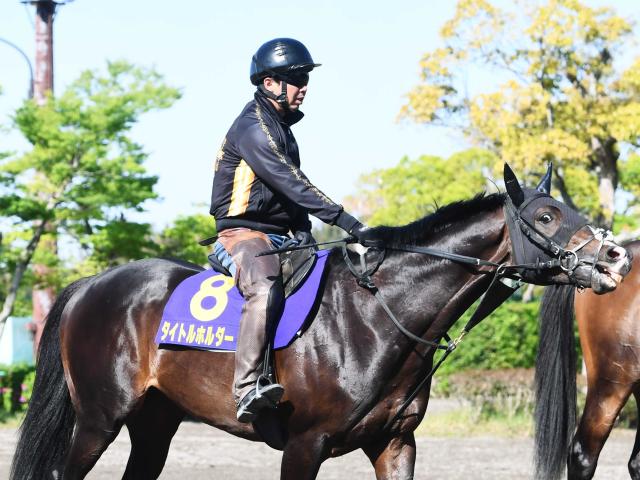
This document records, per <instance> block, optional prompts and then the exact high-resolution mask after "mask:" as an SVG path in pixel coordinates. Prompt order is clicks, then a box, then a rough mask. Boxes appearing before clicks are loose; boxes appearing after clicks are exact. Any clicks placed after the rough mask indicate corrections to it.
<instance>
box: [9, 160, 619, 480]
mask: <svg viewBox="0 0 640 480" xmlns="http://www.w3.org/2000/svg"><path fill="white" fill-rule="evenodd" d="M505 182H506V185H507V193H508V196H507V195H504V194H493V195H487V196H482V195H480V196H478V197H476V198H475V199H472V200H469V201H466V202H460V203H456V204H452V205H449V206H446V207H443V208H441V209H439V210H438V211H437V212H436V213H434V214H432V215H430V216H428V217H425V218H424V219H422V220H419V221H417V222H415V223H413V224H410V225H408V226H405V227H398V228H388V227H384V228H381V230H380V233H381V234H383V235H384V236H385V237H386V239H387V241H386V245H387V255H386V258H385V260H384V262H383V263H382V264H381V265H380V266H379V268H378V270H377V272H376V273H375V275H374V278H375V281H376V284H377V286H378V288H379V292H380V293H381V294H382V295H383V297H384V299H385V301H386V303H387V305H388V306H389V308H390V309H391V310H392V311H393V312H394V313H395V315H397V316H398V317H399V318H400V319H401V321H402V323H403V325H404V328H405V329H407V330H409V331H411V332H413V333H414V334H415V335H418V336H420V337H422V338H423V339H428V340H437V339H440V338H441V337H442V336H443V335H444V334H445V333H446V332H447V330H449V328H450V327H451V325H452V324H453V323H454V322H455V320H456V319H457V318H459V317H460V315H461V314H462V313H463V312H464V311H465V310H466V309H467V308H468V307H469V306H470V305H471V304H472V303H473V302H474V301H475V300H476V299H478V298H479V297H480V296H481V295H482V293H483V292H484V291H485V290H486V289H487V288H488V287H489V285H490V282H491V279H492V278H493V273H495V270H493V271H491V269H490V268H488V267H482V266H473V265H469V264H464V263H459V262H457V261H454V262H452V261H450V260H444V259H442V258H435V257H433V256H425V255H421V254H417V253H408V252H403V251H400V250H397V249H396V250H394V249H393V248H392V246H393V245H399V244H400V245H413V246H419V247H422V248H425V247H431V248H435V249H440V250H443V251H447V252H452V253H456V254H460V255H467V256H471V257H475V258H481V259H485V260H490V261H492V262H496V263H500V264H502V267H501V271H504V268H508V266H509V265H512V263H513V260H512V255H514V256H515V258H517V256H518V255H519V254H516V253H515V252H517V251H518V250H517V249H515V247H514V245H513V244H514V242H512V241H511V239H512V238H516V237H513V235H514V234H517V235H518V237H517V238H518V239H519V240H518V243H519V245H520V246H522V247H523V248H525V250H526V251H523V252H521V254H523V255H525V257H526V256H527V255H528V256H529V257H531V255H532V252H533V257H534V258H536V259H537V260H536V262H535V263H534V264H530V265H533V267H531V266H530V267H526V269H525V270H523V271H522V272H521V273H522V276H523V277H525V274H526V278H527V280H529V281H532V282H536V283H541V284H555V283H574V284H577V285H580V286H582V287H590V288H593V289H594V291H597V292H599V293H604V292H607V291H611V290H613V289H615V288H616V286H617V283H618V281H619V280H620V276H622V275H624V274H626V272H627V271H628V268H629V260H628V258H627V254H626V251H625V250H624V249H622V248H621V247H619V246H617V245H615V244H613V243H611V242H609V241H605V239H604V238H602V237H599V238H597V235H594V234H593V230H592V229H591V228H590V227H588V226H585V224H584V223H581V222H578V224H573V225H572V222H574V221H575V220H576V218H578V217H576V215H575V212H573V211H572V210H570V209H568V208H567V207H566V206H565V205H563V204H561V203H560V202H557V201H556V200H554V199H552V198H551V197H550V196H549V195H548V191H549V186H550V185H549V182H550V176H549V172H548V174H547V176H546V177H545V179H543V181H542V182H541V184H540V185H539V186H538V188H537V189H521V187H520V186H519V185H518V182H517V179H516V178H515V176H514V175H513V172H511V170H510V169H508V167H506V169H505ZM514 215H515V217H514ZM507 223H509V225H510V226H508V225H507ZM514 229H517V231H516V232H515V233H514ZM523 235H524V236H523ZM558 242H559V243H558ZM512 247H514V250H513V252H514V253H512ZM536 252H537V253H536ZM540 258H542V259H545V258H552V261H550V262H548V263H545V262H540V261H538V260H539V259H540ZM522 268H525V267H522ZM200 270H201V269H200V268H199V267H197V266H195V265H190V264H185V263H181V262H177V261H169V260H161V259H150V260H142V261H137V262H132V263H129V264H127V265H123V266H120V267H116V268H114V269H111V270H108V271H106V272H104V273H101V274H99V275H96V276H94V277H90V278H85V279H82V280H79V281H77V282H75V283H73V284H71V285H70V286H68V287H67V288H66V289H65V290H64V291H63V292H62V293H61V295H60V296H59V298H58V299H57V301H56V303H55V305H54V307H53V309H52V311H51V313H50V315H49V320H48V322H47V326H46V329H45V332H44V336H43V340H42V342H41V349H40V353H39V361H38V365H37V373H36V383H35V386H34V390H33V396H32V399H31V402H30V405H29V409H28V411H27V414H26V417H25V420H24V423H23V426H22V428H21V433H20V438H19V441H18V446H17V449H16V454H15V457H14V462H13V465H12V473H11V478H12V479H14V480H18V479H19V480H25V479H38V480H40V479H44V478H52V477H53V478H63V479H65V480H77V479H81V478H84V477H85V476H86V474H87V473H88V472H89V471H90V470H91V468H92V467H93V466H94V464H95V463H96V461H97V460H98V458H99V457H100V455H101V454H102V453H103V452H104V450H105V449H106V448H107V446H108V445H109V444H110V443H111V442H112V441H113V439H114V438H115V437H116V435H117V434H118V432H119V431H120V429H121V428H122V426H123V425H126V426H127V429H128V431H129V435H130V437H131V444H132V447H131V453H130V457H129V461H128V463H127V466H126V470H125V473H124V478H127V479H147V478H157V477H158V475H159V474H160V472H161V470H162V468H163V466H164V462H165V459H166V455H167V452H168V450H169V444H170V442H171V438H172V437H173V435H174V433H175V432H176V430H177V428H178V425H179V424H180V422H181V421H182V419H183V418H184V416H185V415H186V414H189V415H190V416H192V417H194V418H197V419H200V420H202V421H203V422H206V423H207V424H209V425H212V426H215V427H217V428H221V429H223V430H225V431H227V432H230V433H232V434H234V435H237V436H240V437H244V438H247V439H250V440H260V437H259V435H258V434H257V432H256V431H255V430H254V427H253V426H252V425H247V424H240V423H238V422H236V419H235V405H234V403H233V398H232V395H231V385H232V380H233V368H234V360H233V355H231V354H228V353H211V352H203V351H197V350H175V349H171V350H170V349H159V348H158V346H157V345H156V344H155V343H154V336H155V333H156V330H157V328H158V324H159V322H160V317H161V315H162V311H163V307H164V305H165V304H166V302H167V300H168V298H169V296H170V294H171V292H172V291H173V290H174V289H175V288H176V286H177V285H178V284H179V283H180V282H181V281H182V280H184V279H185V278H187V277H189V276H191V275H194V274H195V273H197V272H199V271H200ZM325 274H326V278H325V282H324V287H323V290H322V293H321V299H320V300H319V302H318V305H317V308H316V311H315V314H314V318H313V321H312V322H310V323H309V324H308V327H307V328H306V330H305V331H304V333H303V334H302V336H301V337H300V338H299V339H297V340H296V341H295V342H293V343H292V344H291V345H290V346H289V347H287V348H285V349H282V350H278V351H277V352H276V355H275V366H276V370H277V374H278V378H279V382H280V383H282V384H283V385H284V387H285V396H284V397H283V401H282V403H281V404H280V406H279V408H278V410H277V411H276V415H277V416H278V421H279V422H280V424H281V425H282V426H283V429H284V430H285V431H286V443H285V444H284V447H283V455H282V465H281V478H282V479H286V480H289V479H296V480H299V479H313V478H316V475H317V473H318V470H319V468H320V465H321V463H322V462H323V461H324V460H325V459H327V458H328V457H332V456H338V455H342V454H345V453H348V452H350V451H353V450H356V449H362V450H363V451H364V452H365V453H366V455H367V456H368V457H369V459H370V460H371V463H372V464H373V467H374V469H375V473H376V477H377V478H378V479H382V478H384V479H390V478H393V479H409V478H413V469H414V463H415V455H416V447H415V441H414V434H413V431H414V429H415V428H416V427H417V426H418V424H419V423H420V421H421V419H422V418H423V416H424V414H425V411H426V408H427V403H428V399H429V384H428V383H427V384H426V385H425V387H426V388H424V389H422V390H421V391H420V393H419V395H417V396H416V397H415V398H414V400H413V401H412V402H411V403H410V404H409V406H408V408H407V409H406V410H405V411H404V412H403V413H402V415H401V416H400V418H398V419H397V421H394V422H391V424H390V425H389V426H386V425H387V422H390V421H391V420H392V419H393V418H394V416H395V413H396V412H398V410H399V408H400V406H401V405H402V404H403V402H404V401H405V399H407V398H408V397H409V395H410V393H411V391H412V388H414V387H415V386H416V385H418V384H419V382H420V381H421V380H422V379H423V378H424V372H425V371H429V369H430V368H431V365H432V363H433V358H434V349H433V348H431V347H426V346H424V345H419V344H417V343H416V341H414V340H412V339H410V338H409V337H407V336H406V335H405V334H404V333H402V332H401V331H400V330H399V329H398V328H397V327H396V326H395V325H394V324H393V323H392V322H391V320H390V319H389V317H388V316H387V314H386V313H385V311H384V310H383V308H382V307H381V305H380V304H379V303H378V302H377V300H376V298H374V296H373V295H372V293H371V292H370V291H369V290H366V289H364V288H362V287H361V286H359V285H358V283H357V282H356V279H355V278H354V276H353V275H352V273H351V272H350V271H349V269H348V268H347V266H345V263H344V260H343V259H342V257H341V252H340V251H334V252H332V253H331V255H330V258H329V260H328V266H327V270H326V272H325Z"/></svg>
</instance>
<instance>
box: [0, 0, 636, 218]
mask: <svg viewBox="0 0 640 480" xmlns="http://www.w3.org/2000/svg"><path fill="white" fill-rule="evenodd" d="M496 3H498V4H500V3H502V4H507V3H508V2H506V1H501V2H496ZM588 3H589V4H590V5H612V6H614V8H616V9H617V10H618V12H619V13H621V14H624V15H625V16H633V17H635V18H636V19H638V18H640V1H638V0H618V1H615V0H614V1H608V2H605V1H596V0H593V1H590V2H588ZM454 9H455V2H454V1H452V0H449V1H440V2H434V1H428V0H422V1H419V0H415V1H398V2H392V3H390V2H388V1H378V0H375V1H363V0H355V1H344V0H343V1H337V0H336V1H329V0H326V1H314V2H300V1H297V2H292V1H289V0H284V1H279V2H275V3H274V2H263V1H260V2H259V1H235V2H217V1H210V0H190V1H185V2H172V1H168V0H156V1H153V2H151V1H148V0H146V1H145V0H142V1H124V0H110V1H101V2H99V1H96V0H76V1H75V2H73V3H71V4H69V5H66V6H63V7H61V8H60V9H59V11H58V15H57V17H56V21H55V46H54V48H55V56H54V64H55V76H56V77H55V90H56V91H57V92H60V91H62V89H63V88H64V87H65V86H66V85H67V84H68V83H69V82H71V81H73V80H74V79H75V78H76V77H77V76H78V75H79V73H80V72H81V71H82V70H84V69H87V68H101V67H103V66H104V64H105V61H106V60H107V59H112V60H113V59H125V60H128V61H130V62H132V63H135V64H140V65H147V66H151V65H152V66H155V67H156V69H157V70H158V71H159V72H161V73H162V74H163V75H165V77H166V81H167V82H168V83H169V84H171V85H173V86H177V87H180V88H181V89H182V91H183V94H184V95H183V98H182V99H181V100H180V101H178V102H177V103H176V105H175V106H174V107H172V108H171V109H169V110H166V111H162V112H158V113H151V114H147V115H146V116H143V117H142V118H141V122H140V123H139V124H138V125H137V126H136V127H135V130H134V137H135V139H136V140H137V141H139V142H141V143H142V144H143V145H144V146H145V148H146V150H147V151H148V152H149V153H150V157H149V160H148V162H147V168H148V170H149V172H151V173H153V174H156V175H159V177H160V180H159V182H158V185H157V188H156V190H157V192H158V193H159V194H160V195H161V197H162V200H161V201H159V202H149V203H148V204H147V207H148V213H147V214H145V215H144V216H143V217H142V218H143V219H144V220H146V221H150V222H152V223H154V224H155V225H156V226H157V227H158V228H159V227H162V226H163V225H166V224H167V223H168V222H170V221H171V220H172V219H173V218H175V217H176V216H177V215H179V214H189V213H195V212H207V211H208V203H209V197H210V189H211V178H212V175H213V170H212V166H213V158H214V156H215V153H216V151H217V149H218V146H219V144H220V142H221V140H222V138H223V137H224V135H225V133H226V131H227V129H228V128H229V126H230V124H231V122H232V121H233V120H234V118H235V117H236V116H237V114H238V113H239V112H240V110H241V109H242V107H243V106H244V104H245V103H246V102H247V101H249V100H250V99H251V98H252V94H253V86H252V85H251V84H250V83H249V80H248V73H249V62H250V59H251V56H252V55H253V53H254V52H255V50H256V49H257V48H258V46H259V45H260V44H262V43H263V42H265V41H266V40H269V39H271V38H275V37H282V36H286V37H293V38H297V39H298V40H301V41H302V42H304V43H305V44H306V45H307V47H308V48H309V50H310V51H311V53H312V55H313V57H314V60H316V62H319V63H322V64H323V66H322V67H320V68H318V69H317V70H316V71H314V72H313V74H312V77H311V82H310V84H309V93H308V95H307V98H306V99H305V104H304V106H303V111H304V112H305V113H306V117H305V119H304V120H303V121H302V122H301V123H299V124H297V125H296V126H295V127H294V134H295V135H296V138H297V139H298V143H299V144H300V149H301V158H302V168H303V170H304V171H305V173H306V174H307V175H308V176H309V178H310V179H311V180H312V182H313V183H315V184H316V185H317V186H318V187H319V188H320V189H322V190H323V191H324V192H325V193H327V194H328V195H329V196H330V197H332V198H333V199H334V200H336V201H338V202H340V201H341V200H342V198H343V197H344V196H346V195H348V194H350V193H352V192H353V190H354V183H355V182H356V180H357V178H358V176H359V175H360V174H361V173H364V172H368V171H371V170H372V169H375V168H382V167H390V166H393V165H394V164H396V163H397V162H398V160H400V158H402V157H403V156H404V155H408V156H410V157H417V156H419V155H421V154H434V155H442V156H448V155H450V154H451V153H453V152H455V151H457V150H461V149H464V148H465V147H467V146H468V145H466V143H465V142H464V140H463V139H462V138H461V137H459V136H457V135H455V133H453V132H449V131H445V130H442V129H436V128H433V127H425V126H421V125H415V124H412V123H408V122H401V123H398V122H396V116H397V113H398V111H399V109H400V107H401V106H402V104H403V103H404V95H405V94H406V93H407V92H408V91H409V90H410V89H411V87H412V86H413V85H415V84H416V83H417V81H418V74H419V69H418V62H419V60H420V57H421V55H422V54H423V53H424V52H426V51H428V50H431V49H433V48H435V47H437V46H438V45H439V40H438V30H439V28H440V26H441V25H442V24H443V23H444V22H445V21H446V20H447V19H448V18H450V17H451V16H452V15H453V12H454ZM32 17H33V8H32V7H25V6H24V5H22V4H21V3H20V1H19V0H0V37H3V38H5V39H7V40H10V41H12V42H13V43H15V44H17V45H18V46H20V47H21V48H22V49H23V50H25V51H26V53H27V54H28V55H29V56H30V57H31V58H33V53H34V42H33V37H34V34H33V28H32V25H31V20H30V18H31V19H32ZM481 82H482V83H483V84H486V85H487V86H490V85H489V84H490V82H491V80H490V77H489V76H487V77H486V78H483V79H481ZM0 85H2V88H3V92H4V94H3V95H2V96H1V97H0V124H2V123H6V120H7V118H8V116H9V115H10V114H11V112H12V110H13V109H15V107H16V106H17V105H19V103H20V101H21V99H22V98H24V96H25V94H26V91H27V87H28V69H27V67H26V64H25V62H24V59H22V58H21V57H20V56H19V55H18V53H17V52H15V51H13V50H12V49H11V48H9V47H7V46H6V45H4V44H0ZM0 145H1V146H2V148H0V149H1V150H6V149H7V148H11V149H17V150H19V149H21V148H24V147H25V145H24V144H23V143H22V142H21V141H20V139H19V137H17V136H16V135H9V136H8V137H4V139H3V140H2V143H1V144H0Z"/></svg>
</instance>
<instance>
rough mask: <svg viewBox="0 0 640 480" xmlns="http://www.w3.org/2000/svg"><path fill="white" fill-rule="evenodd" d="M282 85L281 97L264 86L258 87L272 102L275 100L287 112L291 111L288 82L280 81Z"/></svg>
mask: <svg viewBox="0 0 640 480" xmlns="http://www.w3.org/2000/svg"><path fill="white" fill-rule="evenodd" d="M280 84H281V86H282V89H281V91H280V95H276V94H275V93H273V92H272V91H270V90H267V89H266V88H265V86H264V84H262V83H261V84H260V85H258V90H260V91H261V92H262V93H264V94H265V95H266V96H267V98H270V99H271V100H274V101H276V102H277V103H278V105H280V106H281V107H282V108H283V109H284V110H285V111H288V110H289V101H288V100H287V82H286V81H284V80H280Z"/></svg>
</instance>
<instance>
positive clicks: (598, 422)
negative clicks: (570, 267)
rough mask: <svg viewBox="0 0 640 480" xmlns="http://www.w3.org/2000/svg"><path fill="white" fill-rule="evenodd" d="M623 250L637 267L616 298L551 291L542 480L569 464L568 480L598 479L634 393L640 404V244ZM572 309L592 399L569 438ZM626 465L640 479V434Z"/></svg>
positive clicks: (542, 355) (545, 321)
mask: <svg viewBox="0 0 640 480" xmlns="http://www.w3.org/2000/svg"><path fill="white" fill-rule="evenodd" d="M625 248H626V249H627V251H628V252H629V253H630V254H631V255H633V264H634V267H633V269H632V270H631V272H630V273H629V275H627V277H626V278H625V281H624V283H622V284H621V285H620V286H619V287H618V289H617V290H616V291H615V292H613V293H611V294H610V295H605V296H602V297H601V296H597V295H594V294H593V293H592V292H590V291H584V292H579V293H576V292H575V288H573V287H570V286H565V287H550V288H549V289H548V291H547V292H546V293H545V297H544V300H543V305H542V308H541V310H542V311H543V312H546V315H543V316H541V342H543V344H541V346H540V349H539V351H538V355H539V365H538V369H539V371H540V375H538V376H537V391H538V402H537V411H536V426H537V429H536V430H537V435H536V451H537V452H536V453H537V455H536V463H537V465H538V476H539V477H540V478H545V479H550V480H553V479H556V478H561V476H562V473H563V471H564V467H565V464H566V465H567V467H568V472H567V473H568V478H569V479H571V480H573V479H589V478H592V477H593V475H594V474H595V470H596V466H597V463H598V456H599V455H600V451H601V450H602V447H603V446H604V443H605V442H606V440H607V438H608V436H609V433H610V432H611V429H612V428H613V425H614V423H615V420H616V418H617V416H618V414H619V413H620V410H621V409H622V407H623V406H624V405H625V403H626V402H627V400H628V399H629V397H630V396H631V395H632V394H633V396H634V397H635V400H636V406H639V405H640V241H635V242H631V243H629V244H627V245H625ZM574 310H575V319H576V321H577V324H578V333H579V336H580V345H581V347H582V353H583V357H584V362H585V366H586V370H587V396H586V401H585V406H584V411H583V412H582V416H581V418H580V422H579V423H578V428H577V430H576V432H575V435H574V436H573V440H571V435H572V434H573V433H574V427H575V419H576V416H575V414H576V403H575V401H576V395H575V392H576V387H575V374H576V363H575V350H574V347H575V344H574V341H573V330H572V328H573V327H572V325H573V313H574ZM559 311H561V313H559ZM551 351H555V352H556V353H555V354H550V352H551ZM551 359H554V360H555V363H554V364H553V365H551V364H550V360H551ZM569 441H571V443H569ZM628 466H629V474H630V475H631V478H633V479H636V480H638V479H640V429H639V430H638V432H636V440H635V444H634V445H633V450H632V453H631V458H630V459H629V464H628Z"/></svg>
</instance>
